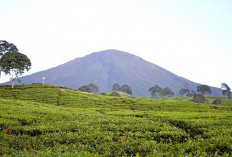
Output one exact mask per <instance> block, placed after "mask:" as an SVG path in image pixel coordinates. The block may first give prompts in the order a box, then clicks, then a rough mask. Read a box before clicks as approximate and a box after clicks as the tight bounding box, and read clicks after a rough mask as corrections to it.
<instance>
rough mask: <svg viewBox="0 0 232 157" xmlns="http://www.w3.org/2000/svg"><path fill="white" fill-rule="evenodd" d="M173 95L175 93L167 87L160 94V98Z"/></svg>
mask: <svg viewBox="0 0 232 157" xmlns="http://www.w3.org/2000/svg"><path fill="white" fill-rule="evenodd" d="M173 95H175V93H174V92H173V91H172V90H171V89H170V88H168V87H165V88H164V89H163V90H162V92H161V96H173Z"/></svg>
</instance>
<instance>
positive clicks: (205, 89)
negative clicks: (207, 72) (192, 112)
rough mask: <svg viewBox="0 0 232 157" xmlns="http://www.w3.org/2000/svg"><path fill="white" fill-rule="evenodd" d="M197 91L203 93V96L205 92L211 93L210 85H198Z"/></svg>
mask: <svg viewBox="0 0 232 157" xmlns="http://www.w3.org/2000/svg"><path fill="white" fill-rule="evenodd" d="M197 92H198V93H199V92H200V93H201V95H203V96H204V95H205V94H206V93H207V94H211V93H212V91H211V89H210V87H209V86H207V85H200V86H197Z"/></svg>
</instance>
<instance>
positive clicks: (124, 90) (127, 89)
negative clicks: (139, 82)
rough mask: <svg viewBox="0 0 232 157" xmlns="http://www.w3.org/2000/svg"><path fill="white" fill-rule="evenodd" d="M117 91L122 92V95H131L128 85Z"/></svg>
mask: <svg viewBox="0 0 232 157" xmlns="http://www.w3.org/2000/svg"><path fill="white" fill-rule="evenodd" d="M119 91H122V92H124V93H127V94H130V95H132V89H131V87H130V86H128V85H123V86H122V87H121V88H120V89H119Z"/></svg>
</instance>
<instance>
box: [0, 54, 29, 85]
mask: <svg viewBox="0 0 232 157" xmlns="http://www.w3.org/2000/svg"><path fill="white" fill-rule="evenodd" d="M0 66H1V70H2V71H3V72H4V73H5V74H9V75H10V78H11V81H12V88H13V87H14V83H15V81H16V79H18V77H19V76H20V75H22V74H23V73H24V71H25V70H26V71H28V70H30V68H31V61H30V59H29V58H28V57H27V56H26V55H24V54H22V53H19V52H17V51H12V52H6V53H5V54H4V55H3V56H2V57H1V59H0ZM18 80H19V79H18Z"/></svg>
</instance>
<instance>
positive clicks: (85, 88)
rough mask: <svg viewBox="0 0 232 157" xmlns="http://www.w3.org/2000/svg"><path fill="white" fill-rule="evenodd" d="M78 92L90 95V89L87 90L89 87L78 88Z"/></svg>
mask: <svg viewBox="0 0 232 157" xmlns="http://www.w3.org/2000/svg"><path fill="white" fill-rule="evenodd" d="M78 90H79V91H81V92H87V93H91V89H90V88H89V86H81V87H80V88H78Z"/></svg>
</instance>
